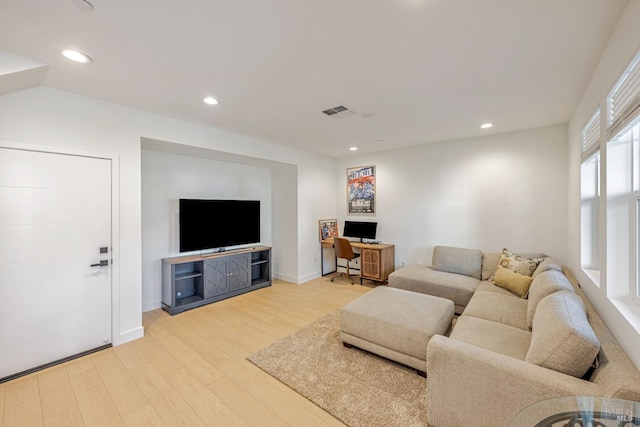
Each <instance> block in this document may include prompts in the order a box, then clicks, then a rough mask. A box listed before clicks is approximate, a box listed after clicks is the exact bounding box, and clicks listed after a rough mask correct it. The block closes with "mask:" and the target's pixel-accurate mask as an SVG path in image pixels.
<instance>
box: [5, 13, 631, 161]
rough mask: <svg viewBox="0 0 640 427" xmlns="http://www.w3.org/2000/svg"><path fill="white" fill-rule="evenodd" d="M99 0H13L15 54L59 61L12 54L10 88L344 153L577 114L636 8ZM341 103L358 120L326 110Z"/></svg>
mask: <svg viewBox="0 0 640 427" xmlns="http://www.w3.org/2000/svg"><path fill="white" fill-rule="evenodd" d="M89 1H91V2H92V4H93V5H94V10H93V11H90V12H87V11H85V10H83V9H81V8H79V7H78V6H77V4H78V3H81V0H0V50H3V51H6V52H9V53H12V54H17V55H19V56H20V57H22V61H23V62H24V61H26V62H29V61H31V62H32V63H34V64H46V66H45V67H41V68H38V67H37V66H36V67H35V68H36V69H38V70H42V69H45V70H46V71H45V72H34V67H31V68H29V67H27V68H24V73H23V75H22V76H21V77H22V78H16V75H17V74H20V73H12V74H10V73H6V74H2V69H3V68H4V69H6V68H7V67H6V62H7V61H8V60H7V58H12V56H11V55H10V54H7V55H5V56H4V62H5V64H0V90H4V91H5V92H6V91H8V90H11V89H13V90H17V89H22V88H24V87H25V86H29V85H36V84H45V85H47V86H51V87H55V88H59V89H62V90H66V91H70V92H74V93H78V94H81V95H85V96H89V97H93V98H98V99H102V100H105V101H108V102H112V103H116V104H121V105H126V106H129V107H133V108H137V109H140V110H145V111H149V112H154V113H158V114H162V115H167V116H171V117H176V118H180V119H184V120H187V121H190V122H195V123H199V124H204V125H207V126H211V127H216V128H222V129H225V130H228V131H232V132H236V133H240V134H244V135H248V136H252V137H257V138H260V139H264V140H267V141H271V142H274V143H277V144H282V145H286V146H290V147H295V148H298V149H301V150H305V151H312V152H317V153H321V154H324V155H328V156H333V157H341V156H345V155H349V147H351V146H357V147H358V148H359V151H358V152H359V153H363V152H365V153H366V152H373V151H382V150H389V149H395V148H399V147H405V146H410V145H416V144H424V143H430V142H437V141H447V140H453V139H460V138H467V137H474V136H479V135H486V134H490V133H502V132H508V131H513V130H519V129H529V128H535V127H542V126H548V125H554V124H559V123H566V122H568V120H569V118H570V116H571V114H572V112H573V110H574V108H575V106H576V105H577V103H578V101H579V99H580V96H581V95H582V93H583V91H584V89H585V87H586V85H587V83H588V80H589V78H590V76H591V73H592V72H593V70H594V68H595V66H596V64H597V62H598V59H599V57H600V55H601V53H602V51H603V50H604V48H605V46H606V44H607V42H608V40H609V37H610V36H611V33H612V31H613V29H614V28H615V25H616V23H617V21H618V19H619V18H620V15H621V14H622V12H623V11H624V8H625V7H626V5H627V3H628V0H607V1H603V0H562V1H558V0H535V1H531V0H483V1H478V0H340V1H338V0H321V1H315V2H311V1H305V0H236V1H221V0H185V1H176V0H89ZM68 47H73V48H76V49H78V50H81V51H83V52H85V53H87V54H88V55H89V56H91V57H92V58H93V63H91V64H87V65H82V64H77V63H73V62H70V61H69V60H67V59H65V58H64V57H62V56H61V55H60V51H61V50H62V49H65V48H68ZM14 57H15V56H14ZM15 58H18V57H15ZM2 60H3V57H2V56H0V61H2ZM9 68H10V67H9ZM8 76H11V79H10V78H9V77H8ZM29 82H31V83H29ZM7 87H8V89H7ZM208 95H210V96H214V97H215V98H217V99H218V100H219V101H220V103H219V105H216V106H209V105H206V104H204V103H203V102H202V99H203V98H204V97H205V96H208ZM339 105H343V106H345V107H347V108H348V109H350V110H351V111H352V112H353V113H354V114H351V115H348V116H347V117H341V118H332V117H329V116H326V115H325V114H323V113H322V111H323V110H326V109H329V108H332V107H335V106H339ZM484 122H492V123H494V124H495V126H494V127H493V128H492V129H488V130H482V129H480V127H479V126H480V124H482V123H484Z"/></svg>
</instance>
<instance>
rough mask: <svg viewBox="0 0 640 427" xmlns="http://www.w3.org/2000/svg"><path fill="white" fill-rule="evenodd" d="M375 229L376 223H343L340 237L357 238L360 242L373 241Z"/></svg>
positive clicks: (376, 227)
mask: <svg viewBox="0 0 640 427" xmlns="http://www.w3.org/2000/svg"><path fill="white" fill-rule="evenodd" d="M377 229H378V223H377V222H364V221H345V222H344V231H343V233H342V235H343V236H344V237H357V238H359V239H360V240H362V239H375V238H376V230H377Z"/></svg>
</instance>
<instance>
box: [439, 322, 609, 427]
mask: <svg viewBox="0 0 640 427" xmlns="http://www.w3.org/2000/svg"><path fill="white" fill-rule="evenodd" d="M427 385H428V391H427V402H428V403H427V406H428V409H427V418H428V421H429V425H431V426H435V427H445V426H460V425H471V424H473V425H496V426H506V425H508V424H509V421H510V420H511V419H512V418H513V417H515V416H516V414H518V412H520V411H521V410H522V409H524V408H525V407H527V406H528V405H530V404H532V403H534V402H538V401H540V400H543V399H548V398H552V397H559V396H575V395H592V396H601V395H603V391H602V388H601V387H600V386H598V385H597V384H594V383H591V382H588V381H584V380H581V379H578V378H574V377H572V376H569V375H565V374H562V373H559V372H555V371H552V370H550V369H547V368H543V367H540V366H537V365H533V364H531V363H527V362H524V361H522V360H518V359H514V358H513V357H509V356H505V355H503V354H499V353H495V352H492V351H489V350H486V349H483V348H479V347H475V346H472V345H470V344H466V343H463V342H461V341H456V340H454V339H451V338H448V337H444V336H441V335H436V336H434V337H432V338H431V340H430V341H429V345H428V346H427ZM469 423H471V424H469Z"/></svg>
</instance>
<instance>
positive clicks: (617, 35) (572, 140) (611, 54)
mask: <svg viewBox="0 0 640 427" xmlns="http://www.w3.org/2000/svg"><path fill="white" fill-rule="evenodd" d="M638 22H640V1H630V2H629V4H628V5H627V8H626V10H625V12H624V14H623V15H622V17H621V18H620V22H619V23H618V26H617V27H616V30H615V31H614V33H613V35H612V37H611V40H609V44H608V45H607V47H606V49H605V51H604V53H603V54H602V57H601V58H600V62H599V63H598V66H597V67H596V70H595V71H594V73H593V76H592V77H591V80H590V82H589V85H588V86H587V88H586V89H585V92H584V94H583V96H582V99H581V100H580V103H579V104H578V106H577V108H576V110H575V112H574V114H573V116H572V118H571V121H570V122H569V163H568V169H569V206H568V222H569V239H568V242H569V266H570V268H571V270H572V271H573V272H574V273H575V275H576V277H577V279H578V281H579V282H580V284H581V286H582V288H583V289H584V291H585V293H586V294H587V296H588V297H589V299H590V300H591V302H592V303H593V304H594V306H595V307H596V308H597V310H598V312H599V313H600V315H601V316H602V318H603V320H604V321H605V323H606V324H607V326H608V327H609V329H610V330H611V331H612V332H613V334H614V335H615V337H616V339H617V340H618V341H619V342H620V344H621V345H622V346H623V347H624V348H625V350H626V351H627V354H628V355H629V356H630V357H631V359H632V360H633V361H634V363H635V365H636V366H637V367H638V368H639V369H640V352H638V349H639V348H640V333H639V332H638V329H637V328H634V326H633V325H632V324H631V322H630V321H629V320H628V319H627V318H625V317H624V316H623V315H621V314H620V311H619V310H618V309H617V308H616V306H615V305H614V304H613V303H612V302H611V301H610V300H609V299H608V298H607V289H606V286H605V284H604V283H603V286H602V287H598V286H596V284H595V283H594V282H593V280H592V279H591V278H590V277H589V276H588V275H587V274H585V273H584V272H583V271H582V269H581V268H580V161H581V158H580V156H581V154H580V142H581V141H580V132H581V130H582V128H583V127H584V125H585V124H586V123H587V121H588V120H589V118H590V117H591V115H592V114H593V113H594V111H595V110H596V108H598V106H601V107H602V108H603V111H602V113H601V117H603V120H604V117H605V116H606V114H605V113H604V108H605V107H606V96H607V94H608V93H609V91H610V90H611V88H612V86H613V85H614V84H615V82H616V81H617V80H618V78H619V77H620V75H621V74H622V72H623V71H624V70H625V68H626V67H627V66H628V64H629V62H630V61H631V59H633V57H634V56H635V54H636V53H637V52H638V49H640V25H638ZM601 123H602V127H603V128H604V127H605V126H606V125H605V123H604V122H601ZM603 184H604V183H603ZM601 212H605V211H604V210H601ZM605 276H606V270H605V264H604V263H601V277H605ZM630 314H631V316H635V317H636V319H640V314H639V313H638V309H637V307H636V308H635V310H632V311H631V313H630Z"/></svg>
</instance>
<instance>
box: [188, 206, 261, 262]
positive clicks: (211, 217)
mask: <svg viewBox="0 0 640 427" xmlns="http://www.w3.org/2000/svg"><path fill="white" fill-rule="evenodd" d="M179 216H180V220H179V233H180V238H179V240H180V252H189V251H198V250H203V249H214V248H224V247H227V246H236V245H244V244H249V243H258V242H260V201H259V200H199V199H180V215H179Z"/></svg>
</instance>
